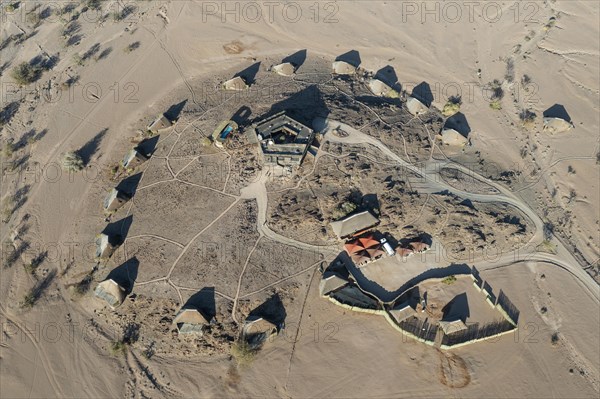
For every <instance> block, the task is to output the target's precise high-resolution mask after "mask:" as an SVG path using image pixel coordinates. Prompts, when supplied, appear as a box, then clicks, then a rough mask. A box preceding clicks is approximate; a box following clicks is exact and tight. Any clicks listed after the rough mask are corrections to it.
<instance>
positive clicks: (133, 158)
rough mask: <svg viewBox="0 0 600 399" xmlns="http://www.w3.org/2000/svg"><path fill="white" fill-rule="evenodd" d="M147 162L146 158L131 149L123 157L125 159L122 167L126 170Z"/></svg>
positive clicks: (134, 149)
mask: <svg viewBox="0 0 600 399" xmlns="http://www.w3.org/2000/svg"><path fill="white" fill-rule="evenodd" d="M147 160H148V157H147V156H145V155H144V154H142V153H141V152H139V151H138V150H137V149H136V148H133V149H132V150H131V151H129V152H128V153H127V155H125V158H123V167H124V168H126V169H132V168H135V167H136V166H138V165H141V164H142V163H144V162H146V161H147Z"/></svg>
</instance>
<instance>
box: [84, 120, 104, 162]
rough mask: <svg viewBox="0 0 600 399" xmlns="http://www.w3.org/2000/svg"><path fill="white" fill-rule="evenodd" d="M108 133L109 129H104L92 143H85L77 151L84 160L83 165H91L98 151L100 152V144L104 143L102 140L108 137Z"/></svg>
mask: <svg viewBox="0 0 600 399" xmlns="http://www.w3.org/2000/svg"><path fill="white" fill-rule="evenodd" d="M107 132H108V128H106V129H102V130H101V131H100V132H98V134H96V135H95V136H94V137H93V138H92V139H91V140H90V141H88V142H87V143H85V144H84V145H83V147H81V148H80V149H79V151H77V153H78V154H79V156H81V159H82V160H83V163H84V164H85V165H88V164H89V163H90V161H91V159H92V156H94V154H95V153H96V151H98V148H99V147H100V143H101V142H102V139H103V138H104V136H106V133H107Z"/></svg>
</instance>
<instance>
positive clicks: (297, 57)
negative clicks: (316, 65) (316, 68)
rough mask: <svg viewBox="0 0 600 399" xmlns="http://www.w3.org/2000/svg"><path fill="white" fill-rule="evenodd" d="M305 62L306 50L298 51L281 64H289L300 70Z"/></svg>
mask: <svg viewBox="0 0 600 399" xmlns="http://www.w3.org/2000/svg"><path fill="white" fill-rule="evenodd" d="M304 61H306V49H304V50H300V51H296V52H295V53H294V54H291V55H288V56H287V57H285V58H284V59H282V60H281V63H282V64H283V63H286V62H289V63H290V64H292V65H293V66H294V67H295V68H296V69H298V68H300V67H301V66H302V64H304Z"/></svg>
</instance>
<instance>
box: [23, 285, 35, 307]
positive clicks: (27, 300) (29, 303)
mask: <svg viewBox="0 0 600 399" xmlns="http://www.w3.org/2000/svg"><path fill="white" fill-rule="evenodd" d="M35 299H36V298H35V293H34V292H33V290H31V291H29V292H28V293H27V294H25V296H24V297H23V301H21V307H22V308H24V309H31V308H32V307H33V305H35Z"/></svg>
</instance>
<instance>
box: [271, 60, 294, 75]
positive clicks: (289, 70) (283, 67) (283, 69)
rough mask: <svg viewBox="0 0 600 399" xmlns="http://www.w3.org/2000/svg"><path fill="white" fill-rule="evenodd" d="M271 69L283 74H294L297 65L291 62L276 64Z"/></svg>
mask: <svg viewBox="0 0 600 399" xmlns="http://www.w3.org/2000/svg"><path fill="white" fill-rule="evenodd" d="M271 70H272V71H273V72H275V73H277V74H279V75H281V76H292V75H293V74H294V73H295V72H296V67H295V66H294V64H292V63H291V62H284V63H283V64H279V65H274V66H273V68H271Z"/></svg>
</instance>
